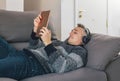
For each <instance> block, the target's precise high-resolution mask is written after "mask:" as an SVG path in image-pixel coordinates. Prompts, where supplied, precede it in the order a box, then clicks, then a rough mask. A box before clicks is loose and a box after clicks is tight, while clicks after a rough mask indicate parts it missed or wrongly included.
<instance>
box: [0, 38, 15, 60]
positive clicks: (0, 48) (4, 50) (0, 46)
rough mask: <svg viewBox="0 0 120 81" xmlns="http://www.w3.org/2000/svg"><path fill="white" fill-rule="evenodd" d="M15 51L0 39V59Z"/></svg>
mask: <svg viewBox="0 0 120 81" xmlns="http://www.w3.org/2000/svg"><path fill="white" fill-rule="evenodd" d="M15 51H16V49H15V48H13V47H12V46H11V45H9V44H8V43H7V41H5V40H4V39H3V38H2V37H0V59H3V58H5V57H7V56H8V54H9V53H10V52H15Z"/></svg>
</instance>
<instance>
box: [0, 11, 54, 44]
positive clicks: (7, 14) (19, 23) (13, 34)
mask: <svg viewBox="0 0 120 81" xmlns="http://www.w3.org/2000/svg"><path fill="white" fill-rule="evenodd" d="M37 15H38V12H35V11H26V12H19V11H6V10H0V36H2V37H3V38H5V39H6V40H7V41H8V42H11V43H13V42H28V41H29V39H30V34H31V31H32V29H33V20H34V18H35V17H36V16H37ZM48 26H49V27H48V28H49V29H53V28H52V27H51V26H50V23H49V24H48ZM52 34H53V37H56V34H55V33H54V31H53V30H52Z"/></svg>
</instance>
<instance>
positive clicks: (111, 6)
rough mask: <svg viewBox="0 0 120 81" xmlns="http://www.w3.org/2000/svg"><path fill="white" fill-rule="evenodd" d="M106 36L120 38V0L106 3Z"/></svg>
mask: <svg viewBox="0 0 120 81" xmlns="http://www.w3.org/2000/svg"><path fill="white" fill-rule="evenodd" d="M108 20H109V21H108V34H109V35H112V36H119V37H120V0H109V1H108Z"/></svg>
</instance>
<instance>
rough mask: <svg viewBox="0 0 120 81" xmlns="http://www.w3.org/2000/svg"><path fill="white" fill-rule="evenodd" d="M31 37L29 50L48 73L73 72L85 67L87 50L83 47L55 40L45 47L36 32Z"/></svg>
mask: <svg viewBox="0 0 120 81" xmlns="http://www.w3.org/2000/svg"><path fill="white" fill-rule="evenodd" d="M31 36H32V37H31V40H30V46H29V48H28V50H29V51H31V52H32V53H33V54H34V56H35V57H36V58H37V59H38V61H39V62H40V63H41V64H42V66H43V67H44V69H45V70H46V72H47V71H51V72H55V73H63V72H68V71H72V70H75V69H77V68H80V67H82V66H84V65H85V63H86V61H87V50H86V49H85V48H84V47H83V46H73V45H70V44H68V43H67V41H64V42H61V41H59V40H53V41H52V43H51V44H49V45H48V46H46V47H45V45H44V44H43V42H42V41H41V40H40V39H39V38H37V37H35V33H34V32H33V33H32V35H31Z"/></svg>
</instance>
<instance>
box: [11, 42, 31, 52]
mask: <svg viewBox="0 0 120 81" xmlns="http://www.w3.org/2000/svg"><path fill="white" fill-rule="evenodd" d="M10 45H12V46H13V47H15V48H16V49H17V50H22V49H23V48H27V47H28V46H29V43H28V42H15V43H10Z"/></svg>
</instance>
